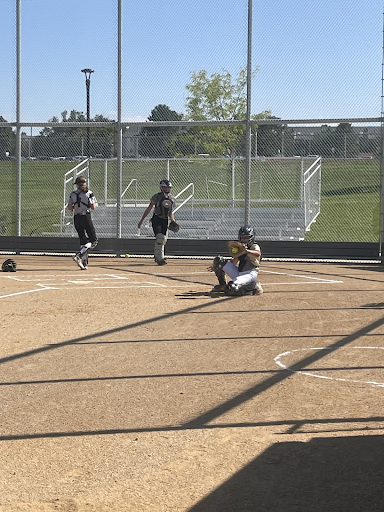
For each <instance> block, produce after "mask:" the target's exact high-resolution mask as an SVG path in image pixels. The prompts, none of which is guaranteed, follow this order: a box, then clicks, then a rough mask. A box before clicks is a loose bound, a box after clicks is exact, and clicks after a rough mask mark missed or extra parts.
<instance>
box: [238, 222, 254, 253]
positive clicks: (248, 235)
mask: <svg viewBox="0 0 384 512" xmlns="http://www.w3.org/2000/svg"><path fill="white" fill-rule="evenodd" d="M238 240H239V242H241V243H242V244H247V247H248V248H249V247H251V245H253V244H254V243H255V230H254V229H253V227H252V226H242V227H241V228H240V229H239V234H238Z"/></svg>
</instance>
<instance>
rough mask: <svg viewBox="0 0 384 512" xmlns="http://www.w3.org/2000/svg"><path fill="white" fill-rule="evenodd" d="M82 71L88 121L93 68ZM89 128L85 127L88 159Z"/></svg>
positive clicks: (88, 118)
mask: <svg viewBox="0 0 384 512" xmlns="http://www.w3.org/2000/svg"><path fill="white" fill-rule="evenodd" d="M81 72H82V73H84V74H85V87H86V89H87V122H89V121H90V97H89V91H90V87H91V73H93V72H94V71H93V69H89V68H86V69H82V70H81ZM90 151H91V149H90V129H89V126H88V127H87V157H88V159H89V158H90V157H91V154H90Z"/></svg>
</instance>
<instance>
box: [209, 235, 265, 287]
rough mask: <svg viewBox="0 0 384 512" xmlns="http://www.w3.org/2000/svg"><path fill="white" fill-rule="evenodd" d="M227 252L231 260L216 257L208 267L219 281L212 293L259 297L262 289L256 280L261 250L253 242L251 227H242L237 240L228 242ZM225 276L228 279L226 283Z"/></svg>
mask: <svg viewBox="0 0 384 512" xmlns="http://www.w3.org/2000/svg"><path fill="white" fill-rule="evenodd" d="M228 250H229V254H230V256H231V258H232V259H230V260H228V259H227V258H223V257H222V256H216V257H215V259H214V260H213V263H212V265H211V266H210V267H208V270H209V271H211V272H214V273H215V274H216V277H217V279H218V281H219V284H217V285H216V286H214V287H213V289H212V291H213V292H224V293H225V294H226V295H234V296H236V295H238V296H241V295H244V294H246V293H252V294H253V295H261V294H262V293H263V288H262V286H261V284H260V283H259V281H258V279H257V277H258V269H259V266H260V260H261V249H260V247H259V245H258V244H257V243H256V242H255V231H254V229H253V228H252V227H251V226H242V227H241V228H240V229H239V233H238V240H237V241H232V240H231V241H229V242H228ZM226 275H228V276H229V278H230V281H228V283H227V281H226Z"/></svg>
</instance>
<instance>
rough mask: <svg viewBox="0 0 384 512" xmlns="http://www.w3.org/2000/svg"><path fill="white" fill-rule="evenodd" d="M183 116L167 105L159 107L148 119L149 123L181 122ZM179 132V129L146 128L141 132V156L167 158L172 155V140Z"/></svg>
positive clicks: (172, 127)
mask: <svg viewBox="0 0 384 512" xmlns="http://www.w3.org/2000/svg"><path fill="white" fill-rule="evenodd" d="M182 118H183V116H182V114H178V113H177V112H175V111H174V110H171V109H170V108H169V107H168V106H167V105H163V104H161V105H157V106H156V107H155V108H154V109H153V110H152V111H151V115H150V116H149V117H148V121H181V120H182ZM177 131H179V128H177V127H174V126H170V127H152V128H151V127H150V126H145V128H143V129H142V130H141V132H140V139H139V153H140V155H141V156H148V157H153V158H167V157H170V156H173V155H172V152H171V149H170V145H169V142H170V139H171V138H172V136H173V135H174V134H175V133H176V132H177Z"/></svg>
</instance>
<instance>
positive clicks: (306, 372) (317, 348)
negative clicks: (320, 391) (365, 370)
mask: <svg viewBox="0 0 384 512" xmlns="http://www.w3.org/2000/svg"><path fill="white" fill-rule="evenodd" d="M366 349H368V350H384V347H341V348H339V349H338V350H366ZM309 350H332V351H333V349H332V348H330V347H312V348H298V349H294V350H288V351H287V352H282V353H281V354H278V355H277V356H276V357H275V358H274V361H275V363H276V364H277V365H278V366H280V368H283V369H284V370H288V371H290V372H292V373H299V374H302V375H307V376H309V377H315V378H316V379H327V380H335V381H340V382H353V383H355V384H369V385H371V386H375V387H380V388H383V387H384V382H375V381H365V380H355V379H343V378H340V377H329V376H327V375H317V374H315V373H312V372H310V371H302V370H292V369H291V367H290V366H288V365H285V364H284V363H283V362H282V361H281V359H282V358H283V357H285V356H288V355H290V354H293V353H294V352H306V351H309Z"/></svg>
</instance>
